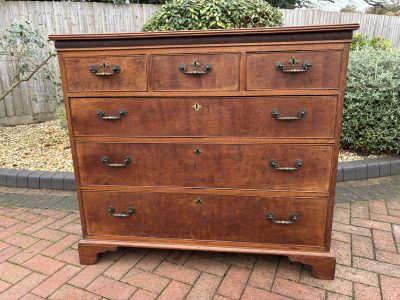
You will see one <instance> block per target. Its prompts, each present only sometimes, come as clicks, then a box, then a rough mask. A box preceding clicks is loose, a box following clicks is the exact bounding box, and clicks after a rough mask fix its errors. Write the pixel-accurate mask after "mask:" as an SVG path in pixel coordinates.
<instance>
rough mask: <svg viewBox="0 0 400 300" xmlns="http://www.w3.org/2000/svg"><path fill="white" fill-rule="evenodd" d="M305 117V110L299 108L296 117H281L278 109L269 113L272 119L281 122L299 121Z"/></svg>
mask: <svg viewBox="0 0 400 300" xmlns="http://www.w3.org/2000/svg"><path fill="white" fill-rule="evenodd" d="M305 115H306V110H305V109H304V108H299V109H298V110H297V116H296V117H281V113H280V111H279V109H277V108H274V109H272V111H271V116H272V117H274V118H275V119H277V120H281V121H293V120H300V119H303V118H304V116H305Z"/></svg>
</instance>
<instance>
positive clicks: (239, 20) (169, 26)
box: [142, 0, 282, 31]
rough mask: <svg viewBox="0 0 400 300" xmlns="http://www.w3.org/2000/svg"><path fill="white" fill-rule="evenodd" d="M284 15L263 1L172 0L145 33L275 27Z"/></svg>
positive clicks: (280, 22) (146, 25)
mask: <svg viewBox="0 0 400 300" xmlns="http://www.w3.org/2000/svg"><path fill="white" fill-rule="evenodd" d="M280 25H282V13H281V12H280V11H279V10H278V9H276V8H274V7H272V6H271V5H270V4H268V3H267V2H266V1H264V0H253V1H248V0H171V1H170V2H167V3H166V4H164V5H163V6H162V7H161V9H160V10H159V11H158V12H156V13H155V14H154V15H153V16H152V17H151V18H150V20H149V21H148V22H147V23H146V24H145V25H144V26H143V29H142V30H143V31H170V30H171V31H173V30H195V29H221V28H249V27H274V26H280Z"/></svg>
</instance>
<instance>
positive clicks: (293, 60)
mask: <svg viewBox="0 0 400 300" xmlns="http://www.w3.org/2000/svg"><path fill="white" fill-rule="evenodd" d="M298 62H299V61H298V60H297V59H295V58H294V57H292V58H291V59H290V60H289V64H291V65H295V64H297V63H298Z"/></svg>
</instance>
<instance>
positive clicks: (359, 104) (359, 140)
mask: <svg viewBox="0 0 400 300" xmlns="http://www.w3.org/2000/svg"><path fill="white" fill-rule="evenodd" d="M342 147H343V148H350V149H354V150H358V151H361V152H363V153H365V154H367V153H394V154H399V153H400V52H399V51H396V50H393V51H382V50H380V49H376V48H373V47H370V46H366V47H359V48H357V49H355V50H353V51H351V52H350V61H349V68H348V76H347V88H346V96H345V106H344V115H343V131H342Z"/></svg>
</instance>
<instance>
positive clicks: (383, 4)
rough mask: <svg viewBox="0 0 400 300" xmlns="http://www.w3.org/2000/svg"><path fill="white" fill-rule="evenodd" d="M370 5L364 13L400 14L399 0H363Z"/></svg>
mask: <svg viewBox="0 0 400 300" xmlns="http://www.w3.org/2000/svg"><path fill="white" fill-rule="evenodd" d="M364 1H365V2H366V3H368V4H369V5H370V6H371V7H369V8H367V10H366V13H368V14H378V15H390V16H398V15H400V0H364Z"/></svg>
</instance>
